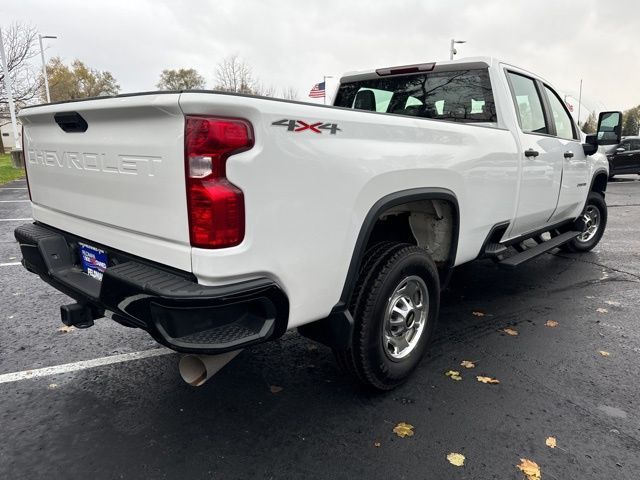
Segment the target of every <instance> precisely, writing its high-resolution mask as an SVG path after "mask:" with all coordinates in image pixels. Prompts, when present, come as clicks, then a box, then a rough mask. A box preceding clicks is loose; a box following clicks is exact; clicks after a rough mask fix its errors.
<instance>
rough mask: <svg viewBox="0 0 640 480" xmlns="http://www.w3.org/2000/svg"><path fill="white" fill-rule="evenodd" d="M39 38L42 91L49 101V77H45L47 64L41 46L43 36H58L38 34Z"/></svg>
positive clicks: (49, 101)
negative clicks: (42, 77) (42, 78)
mask: <svg viewBox="0 0 640 480" xmlns="http://www.w3.org/2000/svg"><path fill="white" fill-rule="evenodd" d="M38 38H39V39H40V57H41V58H42V75H43V76H44V91H45V93H46V94H47V103H51V97H50V96H49V79H48V78H47V64H46V62H45V61H44V48H42V39H43V38H58V37H54V36H53V35H38Z"/></svg>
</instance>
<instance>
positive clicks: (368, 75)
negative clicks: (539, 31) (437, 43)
mask: <svg viewBox="0 0 640 480" xmlns="http://www.w3.org/2000/svg"><path fill="white" fill-rule="evenodd" d="M500 63H502V64H504V65H509V66H512V67H514V68H517V69H518V70H521V71H524V72H526V73H528V74H530V75H531V76H532V77H536V78H539V79H540V80H544V79H543V78H541V77H540V75H537V74H535V73H533V72H529V71H527V70H525V69H523V68H521V67H518V66H516V65H512V64H509V63H507V62H504V61H502V60H499V59H497V58H495V57H466V58H461V59H458V60H443V61H437V62H425V63H417V64H414V65H402V66H391V67H383V68H377V69H373V70H361V71H351V72H346V73H345V74H344V75H343V76H342V77H341V78H340V83H346V82H354V81H359V80H369V79H372V78H380V76H381V73H382V71H385V72H390V73H386V75H393V74H400V73H410V72H408V71H402V70H408V69H409V68H411V67H416V70H415V73H418V72H419V71H425V72H427V71H430V72H437V71H451V70H466V69H469V68H487V67H491V66H494V65H497V64H500ZM396 71H397V73H393V72H396ZM401 71H402V72H401ZM383 75H384V74H383ZM544 81H545V82H546V80H544ZM547 83H549V82H547Z"/></svg>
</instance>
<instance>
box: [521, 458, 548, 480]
mask: <svg viewBox="0 0 640 480" xmlns="http://www.w3.org/2000/svg"><path fill="white" fill-rule="evenodd" d="M516 467H518V468H519V469H520V471H521V472H522V473H524V474H525V475H526V476H527V480H540V479H541V478H542V477H541V474H540V467H539V466H538V464H537V463H536V462H534V461H532V460H529V459H527V458H521V459H520V465H516Z"/></svg>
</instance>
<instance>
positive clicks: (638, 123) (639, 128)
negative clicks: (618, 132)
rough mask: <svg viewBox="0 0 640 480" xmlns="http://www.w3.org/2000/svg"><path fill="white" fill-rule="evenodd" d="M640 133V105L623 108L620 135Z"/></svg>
mask: <svg viewBox="0 0 640 480" xmlns="http://www.w3.org/2000/svg"><path fill="white" fill-rule="evenodd" d="M638 133H640V105H638V106H637V107H633V108H630V109H629V110H625V112H624V113H623V114H622V135H638Z"/></svg>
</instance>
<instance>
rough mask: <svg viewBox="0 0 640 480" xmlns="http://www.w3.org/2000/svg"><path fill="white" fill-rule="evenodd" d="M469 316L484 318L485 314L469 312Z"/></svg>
mask: <svg viewBox="0 0 640 480" xmlns="http://www.w3.org/2000/svg"><path fill="white" fill-rule="evenodd" d="M471 314H472V315H473V316H475V317H484V316H485V314H484V313H482V312H471Z"/></svg>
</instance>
